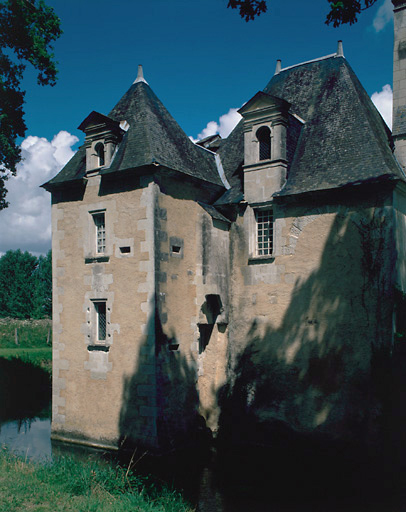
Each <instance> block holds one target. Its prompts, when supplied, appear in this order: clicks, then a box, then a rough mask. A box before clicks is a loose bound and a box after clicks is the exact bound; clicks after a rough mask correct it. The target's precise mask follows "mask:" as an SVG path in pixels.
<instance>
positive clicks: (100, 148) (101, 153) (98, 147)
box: [95, 142, 105, 167]
mask: <svg viewBox="0 0 406 512" xmlns="http://www.w3.org/2000/svg"><path fill="white" fill-rule="evenodd" d="M95 150H96V155H97V158H98V164H99V167H102V166H103V165H104V162H105V159H104V144H102V143H101V142H99V143H98V144H96V147H95Z"/></svg>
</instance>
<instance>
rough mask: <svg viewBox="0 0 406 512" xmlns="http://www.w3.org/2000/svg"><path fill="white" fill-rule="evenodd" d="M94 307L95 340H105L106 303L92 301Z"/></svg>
mask: <svg viewBox="0 0 406 512" xmlns="http://www.w3.org/2000/svg"><path fill="white" fill-rule="evenodd" d="M94 308H95V310H96V326H97V335H96V339H97V341H105V340H106V328H107V318H106V303H105V302H104V301H103V302H94Z"/></svg>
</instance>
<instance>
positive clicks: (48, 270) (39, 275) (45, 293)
mask: <svg viewBox="0 0 406 512" xmlns="http://www.w3.org/2000/svg"><path fill="white" fill-rule="evenodd" d="M33 277H34V283H33V285H34V302H33V313H32V316H33V317H34V318H44V316H49V317H51V316H52V252H51V251H48V254H47V255H46V256H42V255H41V256H40V257H39V258H38V261H37V266H36V269H35V271H34V276H33Z"/></svg>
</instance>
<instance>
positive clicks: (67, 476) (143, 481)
mask: <svg viewBox="0 0 406 512" xmlns="http://www.w3.org/2000/svg"><path fill="white" fill-rule="evenodd" d="M129 510H131V511H134V512H136V511H137V512H193V509H192V508H191V507H190V506H189V505H188V504H187V503H185V502H184V500H183V499H182V497H181V496H180V495H179V494H178V493H177V492H175V491H172V490H170V489H167V488H165V487H156V486H154V485H153V484H151V483H150V480H148V479H147V478H144V477H139V476H135V475H134V474H133V473H132V472H130V471H127V470H125V469H123V468H121V467H119V466H116V467H114V466H112V465H110V464H107V463H102V462H94V461H87V462H83V461H78V460H74V459H73V458H65V457H62V458H60V459H57V460H56V461H55V462H53V463H49V464H45V465H41V464H34V463H29V462H26V461H24V460H23V459H21V458H17V457H15V456H13V455H11V454H10V453H8V452H7V451H6V450H1V451H0V511H4V512H6V511H13V512H14V511H15V512H18V511H21V512H26V511H36V512H58V511H64V512H124V511H125V512H128V511H129Z"/></svg>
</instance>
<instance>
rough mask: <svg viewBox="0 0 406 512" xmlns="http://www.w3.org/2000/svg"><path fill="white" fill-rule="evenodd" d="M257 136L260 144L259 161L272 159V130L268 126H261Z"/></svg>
mask: <svg viewBox="0 0 406 512" xmlns="http://www.w3.org/2000/svg"><path fill="white" fill-rule="evenodd" d="M256 135H257V139H258V142H259V159H260V160H269V159H270V158H271V130H270V129H269V128H268V127H267V126H261V128H259V129H258V130H257V133H256Z"/></svg>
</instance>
